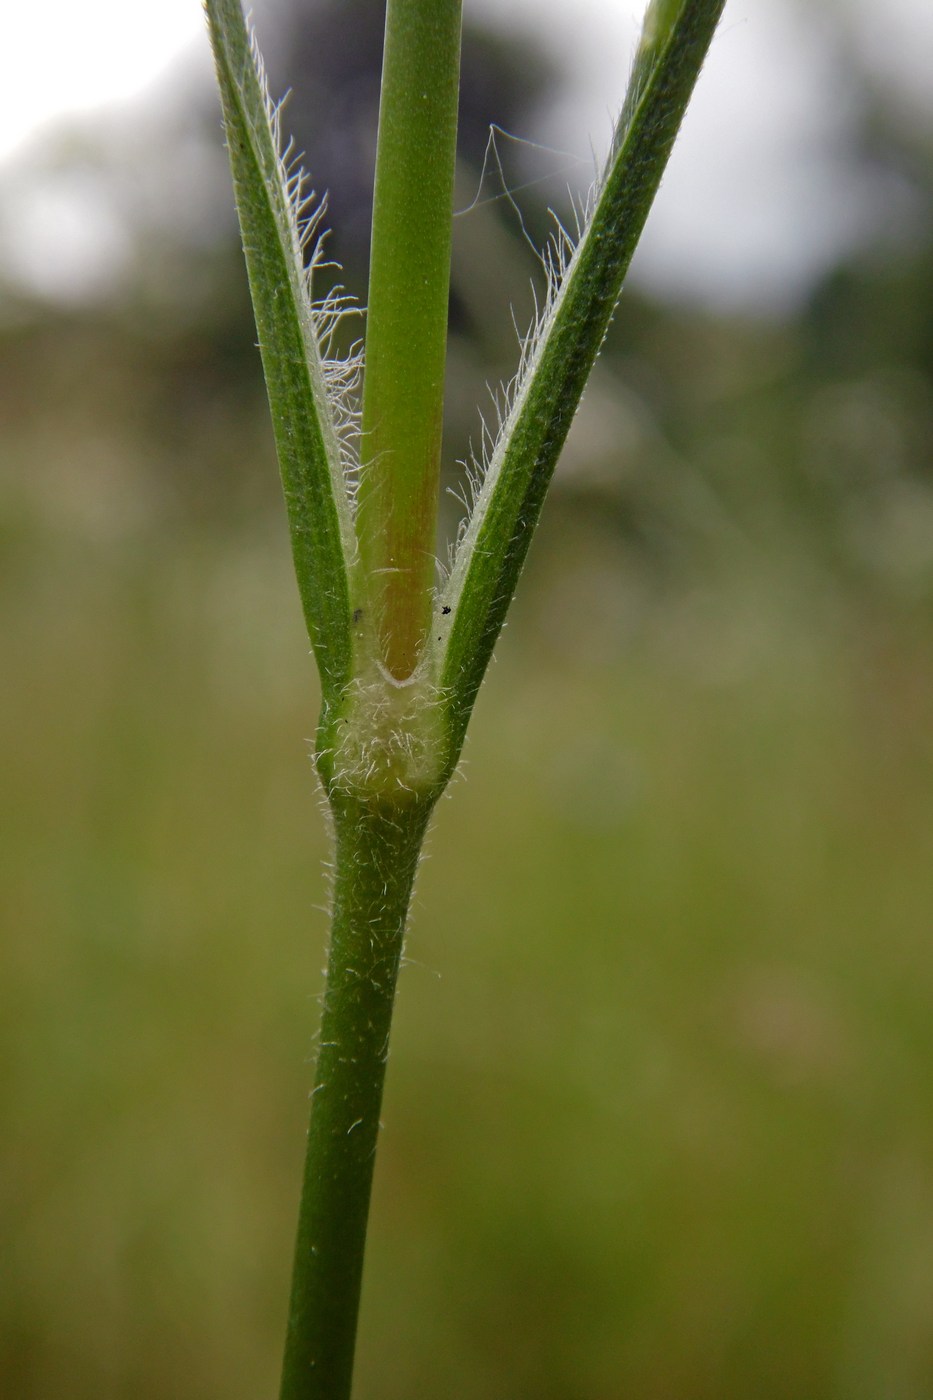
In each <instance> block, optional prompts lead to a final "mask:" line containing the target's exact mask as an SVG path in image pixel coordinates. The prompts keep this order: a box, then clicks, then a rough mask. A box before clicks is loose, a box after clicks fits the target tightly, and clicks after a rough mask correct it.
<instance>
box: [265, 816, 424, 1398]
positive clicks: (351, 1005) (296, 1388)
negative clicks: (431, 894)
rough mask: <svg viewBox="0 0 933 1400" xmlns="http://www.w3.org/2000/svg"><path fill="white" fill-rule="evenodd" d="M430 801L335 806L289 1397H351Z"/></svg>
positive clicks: (286, 1379)
mask: <svg viewBox="0 0 933 1400" xmlns="http://www.w3.org/2000/svg"><path fill="white" fill-rule="evenodd" d="M431 805H432V804H431V802H429V801H426V800H420V801H416V800H410V801H409V802H408V803H407V804H405V805H397V804H393V805H391V806H389V805H377V804H374V803H364V802H360V801H358V800H354V801H352V802H347V801H343V802H337V801H335V802H334V803H333V807H334V820H335V827H336V865H335V880H334V908H333V919H332V926H331V944H330V952H329V956H328V969H327V985H326V990H325V993H324V1009H323V1014H322V1017H321V1032H320V1037H321V1038H320V1049H319V1052H318V1060H317V1069H316V1073H315V1088H314V1093H313V1095H312V1110H311V1122H310V1127H309V1130H308V1145H307V1155H306V1160H305V1174H304V1183H303V1187H302V1197H301V1207H300V1211H299V1219H298V1233H297V1238H296V1241H295V1261H294V1269H293V1274H292V1295H291V1304H290V1308H289V1319H288V1332H287V1337H286V1344H285V1361H284V1367H283V1373H282V1389H281V1400H348V1397H349V1395H350V1385H351V1380H352V1373H353V1350H354V1343H355V1340H356V1324H357V1314H358V1311H359V1299H360V1287H361V1282H362V1272H363V1250H364V1245H365V1240H366V1223H367V1218H368V1214H369V1198H370V1191H371V1187H372V1177H373V1165H374V1159H375V1153H376V1139H377V1136H378V1132H379V1113H380V1107H381V1103H382V1088H383V1082H384V1079H385V1065H386V1056H387V1053H388V1045H389V1027H390V1024H391V1019H392V1004H393V1001H394V998H395V984H396V978H397V975H398V966H399V959H400V956H401V951H402V940H403V937H404V931H405V920H406V917H407V914H408V905H409V901H410V899H411V890H412V885H413V883H414V878H415V871H416V869H417V865H418V858H419V855H420V852H421V845H422V842H423V840H424V833H425V829H426V826H427V822H428V817H429V815H430V810H431Z"/></svg>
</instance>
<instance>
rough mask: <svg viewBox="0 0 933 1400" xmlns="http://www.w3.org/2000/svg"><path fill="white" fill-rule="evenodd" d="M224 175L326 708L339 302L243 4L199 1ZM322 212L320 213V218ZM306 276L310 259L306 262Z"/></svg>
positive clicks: (336, 543)
mask: <svg viewBox="0 0 933 1400" xmlns="http://www.w3.org/2000/svg"><path fill="white" fill-rule="evenodd" d="M205 8H206V10H207V17H208V24H209V27H210V35H211V43H212V45H213V49H214V58H215V62H216V65H217V78H218V82H219V85H220V93H221V101H222V105H223V114H224V125H225V128H226V132H227V146H228V149H229V153H230V167H231V171H232V174H233V185H234V191H235V194H236V204H237V212H238V214H239V218H240V229H241V233H242V238H243V247H244V250H245V253H246V266H247V271H248V273H249V283H250V290H251V292H252V297H253V309H254V312H255V316H256V327H257V330H258V333H259V348H260V351H261V353H262V363H263V370H264V372H265V378H266V388H267V391H268V395H269V406H270V409H271V413H272V426H273V430H274V433H275V442H276V447H277V450H278V457H279V467H280V470H281V474H282V486H283V490H284V494H285V503H286V506H287V509H288V519H289V525H290V528H291V538H292V553H293V557H294V561H295V572H296V573H297V576H298V589H299V593H300V595H301V602H302V607H303V609H304V616H305V622H306V624H307V628H308V634H309V636H310V638H311V643H312V646H313V647H314V653H315V656H316V658H317V663H318V667H319V669H320V672H321V686H322V691H323V698H324V702H325V706H328V705H332V704H334V703H335V702H336V701H337V700H338V699H339V697H340V695H341V694H342V692H343V690H344V688H345V686H346V684H347V682H348V680H349V678H350V673H351V662H352V633H351V621H350V588H349V562H350V560H351V559H352V557H353V551H354V531H353V522H352V518H351V512H350V502H349V495H348V490H347V485H346V477H345V472H344V463H343V457H344V455H345V450H346V449H345V447H344V444H343V442H342V435H341V431H340V422H341V415H342V413H343V412H344V410H343V408H342V406H341V404H340V402H339V400H338V399H337V398H336V397H335V395H334V391H333V389H332V385H331V382H330V380H332V379H334V378H337V379H338V380H339V378H340V376H341V373H343V374H344V375H345V373H346V366H342V365H339V364H338V365H337V366H336V367H335V368H332V369H331V372H330V373H329V369H328V364H327V357H326V345H327V336H328V333H329V331H330V330H331V329H332V328H333V324H334V320H335V318H336V317H338V316H339V315H340V309H341V308H340V305H339V302H336V301H334V300H331V301H329V302H328V301H325V302H324V303H323V305H321V306H319V307H315V305H314V303H313V301H312V294H311V288H310V274H309V273H308V272H306V270H305V267H304V257H303V241H305V235H307V234H309V233H310V234H311V235H313V232H314V225H315V218H314V216H313V215H312V217H311V219H310V221H306V222H305V228H304V230H302V228H300V227H299V224H300V222H301V220H302V179H303V177H302V175H301V172H300V171H298V172H294V173H292V172H290V171H289V169H288V168H287V166H286V159H285V158H284V157H283V155H282V154H281V152H280V146H279V133H278V129H277V128H278V122H277V118H276V114H275V112H274V111H273V109H272V107H271V104H270V102H269V98H268V94H267V92H266V86H265V81H264V77H263V73H262V68H261V62H260V60H259V58H258V54H257V53H256V51H255V49H254V47H253V45H252V44H251V42H250V35H249V33H248V31H247V28H246V23H245V20H244V17H243V11H242V9H241V6H240V2H239V0H206V6H205ZM319 212H320V211H318V213H319ZM312 267H313V258H312Z"/></svg>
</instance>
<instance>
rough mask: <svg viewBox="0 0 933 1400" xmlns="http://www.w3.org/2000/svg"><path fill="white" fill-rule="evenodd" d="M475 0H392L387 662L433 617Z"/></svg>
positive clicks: (382, 385)
mask: <svg viewBox="0 0 933 1400" xmlns="http://www.w3.org/2000/svg"><path fill="white" fill-rule="evenodd" d="M460 3H461V0H389V4H388V9H387V12H386V37H385V55H384V58H383V70H382V96H381V103H380V108H379V140H378V149H377V156H376V184H375V192H374V202H373V236H372V252H371V259H370V273H369V305H368V309H367V320H366V372H365V378H364V384H363V437H362V457H363V473H362V478H361V482H360V497H359V515H358V531H359V542H360V569H361V573H362V575H363V580H364V585H363V586H364V588H365V590H366V592H367V594H368V596H369V599H370V604H371V608H372V611H373V617H372V618H371V619H370V629H371V635H375V637H376V640H377V645H378V647H379V649H380V651H381V653H382V660H383V662H384V664H385V665H386V666H387V667H388V669H389V670H390V671H391V672H392V674H393V675H394V676H396V677H397V678H398V679H404V678H405V677H406V676H409V675H410V674H411V673H412V671H413V670H414V669H415V666H416V665H417V662H418V657H419V653H420V650H421V647H422V644H423V642H424V638H425V634H426V631H427V628H428V625H429V620H430V609H431V594H432V587H433V583H434V568H435V564H434V558H435V530H436V520H437V496H438V475H439V470H440V450H441V429H442V414H443V398H444V363H445V353H446V339H447V298H448V289H449V283H450V243H451V214H452V210H453V177H454V156H455V150H456V139H457V98H458V92H459V81H460V78H459V69H460Z"/></svg>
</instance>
